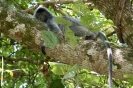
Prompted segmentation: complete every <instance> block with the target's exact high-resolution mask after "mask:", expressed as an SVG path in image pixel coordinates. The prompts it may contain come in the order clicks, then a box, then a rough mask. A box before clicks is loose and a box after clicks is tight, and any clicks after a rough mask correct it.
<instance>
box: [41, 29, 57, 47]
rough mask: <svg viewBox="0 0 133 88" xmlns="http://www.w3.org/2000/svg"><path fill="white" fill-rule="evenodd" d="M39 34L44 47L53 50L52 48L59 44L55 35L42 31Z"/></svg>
mask: <svg viewBox="0 0 133 88" xmlns="http://www.w3.org/2000/svg"><path fill="white" fill-rule="evenodd" d="M41 32H42V35H43V39H44V41H45V46H46V47H49V48H51V49H54V47H55V46H56V45H57V44H58V43H59V40H58V38H57V37H56V35H55V34H54V33H53V32H51V31H45V30H43V31H41Z"/></svg>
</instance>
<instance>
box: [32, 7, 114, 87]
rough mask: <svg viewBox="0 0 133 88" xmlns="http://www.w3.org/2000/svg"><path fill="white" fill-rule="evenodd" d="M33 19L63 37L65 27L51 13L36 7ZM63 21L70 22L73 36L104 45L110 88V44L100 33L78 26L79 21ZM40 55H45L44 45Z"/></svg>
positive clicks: (110, 85) (67, 18)
mask: <svg viewBox="0 0 133 88" xmlns="http://www.w3.org/2000/svg"><path fill="white" fill-rule="evenodd" d="M34 17H35V18H36V19H38V20H40V21H42V22H44V23H45V24H46V25H47V26H48V27H49V29H50V31H52V32H54V33H55V34H56V35H57V36H58V35H63V34H64V33H63V32H64V30H65V29H64V28H65V26H64V25H62V24H58V23H56V22H55V21H54V18H55V17H54V16H53V15H52V14H51V12H50V11H49V10H48V9H46V8H44V7H38V8H37V9H36V10H35V12H34ZM63 19H65V20H68V21H70V22H72V25H70V26H69V28H70V29H71V30H72V31H73V33H74V34H75V36H78V37H83V38H84V39H85V40H96V39H97V38H100V39H101V40H103V42H104V43H105V46H106V48H107V55H108V60H109V88H111V87H112V50H111V48H110V44H109V42H107V41H108V39H107V38H106V36H105V35H104V34H103V33H101V32H96V33H93V32H91V31H90V30H88V29H87V28H86V27H84V26H82V25H81V24H80V21H79V20H77V19H74V18H71V17H63ZM41 50H42V53H43V54H46V52H45V45H43V46H42V48H41Z"/></svg>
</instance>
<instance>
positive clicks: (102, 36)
mask: <svg viewBox="0 0 133 88" xmlns="http://www.w3.org/2000/svg"><path fill="white" fill-rule="evenodd" d="M97 38H100V39H101V40H102V41H103V42H104V44H105V47H106V48H107V55H108V61H109V75H108V76H109V79H108V83H109V88H112V49H111V47H110V44H109V42H108V39H107V38H106V36H105V35H104V34H103V33H102V32H98V34H97Z"/></svg>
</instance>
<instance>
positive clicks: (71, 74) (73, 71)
mask: <svg viewBox="0 0 133 88" xmlns="http://www.w3.org/2000/svg"><path fill="white" fill-rule="evenodd" d="M78 69H79V67H78V65H77V64H75V65H74V66H73V67H72V68H70V69H69V70H68V71H67V73H66V74H65V75H64V77H63V79H68V78H72V77H75V75H76V72H77V71H78Z"/></svg>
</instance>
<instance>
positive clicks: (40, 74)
mask: <svg viewBox="0 0 133 88" xmlns="http://www.w3.org/2000/svg"><path fill="white" fill-rule="evenodd" d="M3 1H5V2H6V3H7V4H8V5H11V6H12V7H14V8H16V9H19V10H27V9H28V8H30V7H35V6H36V4H35V3H37V2H40V3H41V2H45V0H3ZM51 1H53V0H51ZM60 1H63V0H60ZM56 3H57V2H56ZM56 3H55V4H44V3H42V5H45V6H46V7H48V6H50V7H51V8H50V10H52V12H55V13H54V14H56V15H58V16H61V15H62V13H63V12H64V14H65V15H67V16H71V17H74V18H77V19H79V20H80V21H81V23H82V25H84V26H86V27H87V28H88V29H89V30H91V31H93V32H97V31H104V32H105V33H106V34H108V33H110V32H112V31H113V22H112V21H111V20H107V19H106V18H105V17H104V16H103V14H102V13H100V12H99V11H98V10H97V9H93V10H88V8H87V5H85V4H84V3H83V2H82V1H77V2H76V3H70V4H58V5H56ZM91 4H92V3H91ZM57 6H58V10H57V9H56V10H55V8H56V7H57ZM60 8H61V9H60ZM33 10H34V9H32V10H31V11H28V13H30V14H31V13H32V12H33ZM59 10H60V11H59ZM61 12H62V13H61ZM31 15H32V14H31ZM55 21H56V22H58V23H60V24H63V25H65V26H66V29H67V30H66V32H65V35H66V36H65V37H66V39H67V42H68V43H69V44H71V45H76V44H77V39H76V37H75V36H74V34H73V32H72V31H71V30H69V28H68V26H69V25H70V24H71V22H69V21H66V20H63V19H61V18H57V19H55ZM42 34H43V35H44V36H43V37H44V40H45V45H46V46H47V47H50V48H52V49H53V48H54V47H55V46H56V44H58V39H57V37H56V36H55V34H54V33H52V32H50V31H42ZM109 39H110V40H111V42H113V43H115V42H116V40H117V37H116V35H115V36H111V37H109ZM0 41H1V42H0V58H2V57H3V58H4V75H3V78H4V80H2V82H3V85H2V84H1V85H2V86H3V88H64V87H67V88H75V87H81V88H92V87H95V88H100V87H104V88H106V87H107V77H106V76H101V75H99V74H98V73H95V72H93V71H88V70H85V69H82V68H79V67H78V65H77V64H76V65H74V66H69V65H66V64H62V63H57V62H56V63H55V61H54V60H53V59H52V58H50V59H48V60H49V62H48V60H47V57H46V56H44V55H42V54H40V53H38V52H35V51H34V50H32V49H31V48H29V47H26V46H24V45H21V44H19V43H18V42H16V41H15V40H13V39H10V38H9V37H7V36H2V35H0ZM0 62H1V63H2V61H0ZM44 62H46V64H44ZM1 67H2V65H0V72H2V68H1ZM40 67H43V68H41V69H40ZM125 77H126V78H132V75H125ZM114 81H115V84H114V86H115V87H117V88H118V87H119V88H121V87H123V88H125V87H127V86H128V87H129V88H131V87H132V80H130V81H129V82H123V81H121V80H114Z"/></svg>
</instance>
